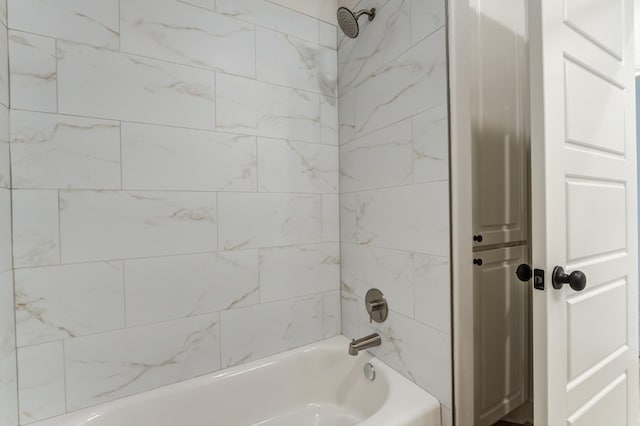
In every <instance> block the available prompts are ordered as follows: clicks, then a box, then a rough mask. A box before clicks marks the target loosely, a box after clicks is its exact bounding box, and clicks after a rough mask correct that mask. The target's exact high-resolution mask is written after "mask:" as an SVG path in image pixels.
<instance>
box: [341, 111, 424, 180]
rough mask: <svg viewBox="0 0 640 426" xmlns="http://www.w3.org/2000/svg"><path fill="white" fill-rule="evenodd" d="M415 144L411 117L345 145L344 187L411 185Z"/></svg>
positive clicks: (342, 161)
mask: <svg viewBox="0 0 640 426" xmlns="http://www.w3.org/2000/svg"><path fill="white" fill-rule="evenodd" d="M412 146H413V145H412V128H411V120H404V121H401V122H399V123H396V124H393V125H391V126H389V127H385V128H384V129H381V130H379V131H377V132H373V133H370V134H368V135H365V136H363V137H361V138H359V139H356V140H354V141H351V142H349V143H347V144H345V145H341V146H340V190H341V191H343V192H352V191H362V190H367V189H377V188H382V187H388V186H399V185H407V184H410V183H411V182H412V170H413V148H412Z"/></svg>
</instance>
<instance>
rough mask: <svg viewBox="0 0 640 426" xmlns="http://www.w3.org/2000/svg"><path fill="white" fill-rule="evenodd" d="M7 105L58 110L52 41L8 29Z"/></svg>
mask: <svg viewBox="0 0 640 426" xmlns="http://www.w3.org/2000/svg"><path fill="white" fill-rule="evenodd" d="M9 64H10V68H9V72H10V74H11V84H10V86H11V108H14V109H27V110H31V111H47V112H56V111H57V110H58V93H57V89H56V85H57V82H56V80H57V70H56V67H57V64H56V41H55V39H52V38H49V37H42V36H38V35H34V34H29V33H24V32H20V31H13V30H11V31H9Z"/></svg>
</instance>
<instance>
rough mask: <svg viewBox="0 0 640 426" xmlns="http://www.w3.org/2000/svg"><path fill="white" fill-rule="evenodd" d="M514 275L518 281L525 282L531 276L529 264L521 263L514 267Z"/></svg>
mask: <svg viewBox="0 0 640 426" xmlns="http://www.w3.org/2000/svg"><path fill="white" fill-rule="evenodd" d="M516 275H517V276H518V279H519V280H520V281H522V282H525V283H526V282H527V281H529V280H530V279H531V277H532V276H533V271H532V270H531V266H529V265H527V264H526V263H523V264H522V265H520V266H518V269H516Z"/></svg>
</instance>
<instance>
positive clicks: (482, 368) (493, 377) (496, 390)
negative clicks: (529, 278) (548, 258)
mask: <svg viewBox="0 0 640 426" xmlns="http://www.w3.org/2000/svg"><path fill="white" fill-rule="evenodd" d="M476 257H477V258H478V259H482V265H481V266H477V267H476V268H475V271H474V279H473V283H474V284H473V285H474V287H475V292H474V294H475V295H476V296H475V297H476V298H477V299H476V302H475V303H474V306H475V307H476V309H475V315H476V317H475V323H476V324H477V325H478V329H477V332H476V337H475V338H476V343H475V345H474V346H475V348H476V365H477V368H476V369H475V371H476V376H477V377H476V386H477V388H476V393H475V394H476V396H477V399H478V401H477V407H478V412H477V414H476V419H477V421H476V425H477V426H485V425H492V424H493V423H495V422H496V421H497V420H499V419H500V418H502V417H503V416H504V415H506V414H508V413H509V412H511V411H512V410H513V409H515V408H517V407H518V406H519V405H521V404H522V403H524V402H525V401H526V400H527V398H528V366H529V364H528V362H529V357H528V354H529V332H528V329H529V321H528V318H529V317H528V315H529V309H528V293H529V287H528V285H527V284H524V283H521V282H520V281H518V279H517V278H516V275H515V270H516V269H517V267H518V265H519V264H521V263H526V262H527V258H528V254H527V250H526V247H525V246H516V247H509V248H502V249H496V250H487V251H483V252H479V253H477V254H476Z"/></svg>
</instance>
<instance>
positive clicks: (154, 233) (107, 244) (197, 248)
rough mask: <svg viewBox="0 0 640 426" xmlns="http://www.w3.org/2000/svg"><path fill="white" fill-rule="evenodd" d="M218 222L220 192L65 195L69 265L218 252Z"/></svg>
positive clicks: (62, 226)
mask: <svg viewBox="0 0 640 426" xmlns="http://www.w3.org/2000/svg"><path fill="white" fill-rule="evenodd" d="M216 223H217V220H216V195H215V193H206V192H164V191H153V192H143V191H135V192H134V191H123V192H115V191H61V193H60V229H61V235H62V243H63V244H62V260H63V261H64V262H65V263H70V262H87V261H95V260H110V259H124V258H132V257H151V256H164V255H171V254H182V253H197V252H206V251H215V250H216V249H217V231H216Z"/></svg>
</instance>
